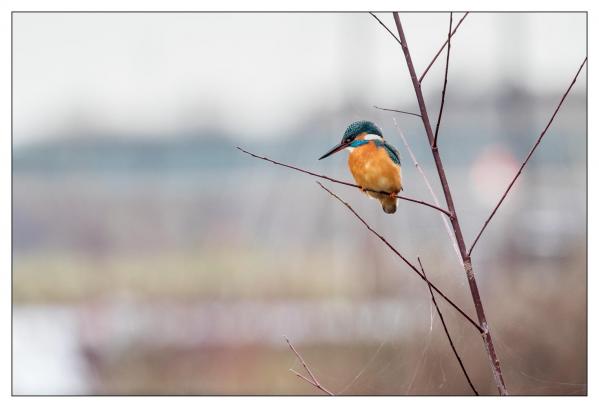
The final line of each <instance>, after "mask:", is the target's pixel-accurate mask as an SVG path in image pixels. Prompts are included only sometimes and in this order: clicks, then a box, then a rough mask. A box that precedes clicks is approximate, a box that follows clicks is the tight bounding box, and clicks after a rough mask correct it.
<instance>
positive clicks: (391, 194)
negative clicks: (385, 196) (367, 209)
mask: <svg viewBox="0 0 599 408" xmlns="http://www.w3.org/2000/svg"><path fill="white" fill-rule="evenodd" d="M389 197H391V198H393V199H394V200H397V197H398V195H397V193H396V192H393V193H389Z"/></svg>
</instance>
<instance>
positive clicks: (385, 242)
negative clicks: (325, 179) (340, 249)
mask: <svg viewBox="0 0 599 408" xmlns="http://www.w3.org/2000/svg"><path fill="white" fill-rule="evenodd" d="M316 183H318V185H319V186H320V187H322V188H323V189H324V190H325V191H326V192H327V193H329V194H330V195H331V196H333V197H334V198H336V199H337V200H338V201H339V202H340V203H341V204H343V205H345V206H346V207H347V208H348V209H349V210H350V211H351V212H352V213H353V214H354V215H355V216H356V218H357V219H358V220H360V222H361V223H362V224H364V226H365V227H366V228H367V229H368V230H369V231H370V232H372V233H373V234H374V235H376V236H377V238H378V239H380V240H381V241H383V243H384V244H385V245H387V247H388V248H389V249H390V250H391V251H393V252H394V253H395V255H397V256H399V257H400V258H401V260H402V261H404V263H405V264H406V265H408V266H409V267H410V269H412V270H413V271H414V272H416V273H417V274H418V276H420V279H422V280H423V281H425V282H427V280H426V278H425V277H424V275H423V274H422V273H421V272H420V271H419V270H418V268H416V267H415V266H414V265H413V264H412V263H411V262H410V261H408V260H407V259H406V258H405V257H404V256H403V255H402V254H401V253H400V252H399V251H398V250H397V249H396V248H395V247H394V246H393V245H391V244H390V243H389V241H387V239H386V238H385V237H383V236H382V235H381V234H379V233H378V232H377V231H376V230H374V229H373V228H372V227H371V226H370V225H369V224H368V223H367V222H366V221H365V220H364V218H362V217H361V216H360V215H359V214H358V213H357V212H356V210H354V209H353V207H352V206H351V205H349V203H347V202H346V201H344V200H343V199H341V198H340V197H339V196H338V195H336V194H335V193H333V192H332V191H331V190H329V189H328V188H326V187H325V186H323V185H322V183H320V182H319V181H317V182H316ZM428 283H429V284H430V285H431V287H432V288H433V290H434V291H435V292H437V293H438V294H439V295H441V297H442V298H443V299H445V300H446V301H447V303H449V304H450V305H451V306H453V308H454V309H455V310H457V311H458V312H459V313H460V314H461V315H462V316H464V317H465V318H466V320H468V321H469V322H470V323H471V324H472V325H473V326H474V327H476V329H477V330H478V331H479V333H481V334H482V333H484V330H483V328H482V327H481V326H480V325H478V324H477V323H476V322H475V321H474V320H472V318H471V317H470V316H468V315H467V314H466V312H464V311H463V310H462V309H461V308H460V307H459V306H458V305H456V304H455V303H454V302H453V301H452V300H451V299H449V298H448V297H447V296H446V295H445V294H444V293H443V292H441V290H440V289H438V288H437V287H436V286H435V285H433V284H432V283H431V282H428Z"/></svg>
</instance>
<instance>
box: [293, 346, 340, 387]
mask: <svg viewBox="0 0 599 408" xmlns="http://www.w3.org/2000/svg"><path fill="white" fill-rule="evenodd" d="M283 337H284V338H285V341H286V342H287V344H289V348H290V349H291V351H293V354H295V356H296V357H297V358H298V360H299V361H300V363H302V366H303V367H304V369H305V370H306V372H307V373H308V375H309V376H310V378H311V380H310V379H308V378H306V377H305V376H303V375H302V374H300V373H298V372H297V371H295V370H293V369H289V371H291V372H292V373H294V374H295V375H297V376H298V377H299V378H301V379H303V380H304V381H306V382H308V383H310V384H312V385H313V386H314V387H316V388H318V389H319V390H321V391H322V392H324V393H325V394H328V395H335V394H333V393H332V392H331V391H329V390H327V389H326V388H325V387H324V386H323V385H322V384H320V382H319V381H318V379H317V378H316V376H315V375H314V374H313V373H312V370H310V367H308V364H306V361H305V360H304V359H303V357H302V356H301V354H300V353H299V352H298V351H297V350H296V349H295V347H293V344H291V342H290V341H289V339H288V338H287V336H283Z"/></svg>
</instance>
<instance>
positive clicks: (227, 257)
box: [12, 13, 587, 395]
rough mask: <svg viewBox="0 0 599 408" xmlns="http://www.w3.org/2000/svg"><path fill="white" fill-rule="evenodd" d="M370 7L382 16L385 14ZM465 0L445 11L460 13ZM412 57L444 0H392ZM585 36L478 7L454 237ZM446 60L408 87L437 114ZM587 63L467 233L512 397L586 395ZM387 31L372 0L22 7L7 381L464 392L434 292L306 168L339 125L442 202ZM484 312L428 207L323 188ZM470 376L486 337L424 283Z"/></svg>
mask: <svg viewBox="0 0 599 408" xmlns="http://www.w3.org/2000/svg"><path fill="white" fill-rule="evenodd" d="M379 16H380V18H381V19H382V20H383V21H385V22H386V23H387V24H388V25H389V26H390V27H393V20H392V17H391V15H390V14H387V13H381V14H379ZM461 16H462V13H455V15H454V24H455V23H456V22H457V21H458V19H459V18H461ZM402 19H403V22H404V24H405V30H406V35H407V39H408V41H409V45H410V47H411V51H412V56H413V59H414V61H415V65H416V69H417V70H418V71H419V72H421V71H422V70H423V69H424V67H425V66H426V65H427V64H428V62H429V61H430V60H431V58H432V57H433V55H434V54H435V52H436V51H437V50H438V48H439V47H440V45H441V44H442V42H443V41H444V38H445V36H446V33H447V26H448V14H447V13H422V14H419V13H408V14H404V15H402ZM585 55H586V14H584V13H569V14H564V13H537V14H530V13H529V14H526V13H496V14H490V13H471V14H470V15H469V16H468V17H467V18H466V20H464V22H463V24H462V26H461V27H460V29H459V30H458V33H457V34H456V35H455V36H454V38H453V40H452V48H451V65H450V71H449V85H448V91H447V92H448V94H447V100H446V108H445V112H444V116H443V123H442V126H441V133H440V136H439V140H440V142H439V143H440V149H441V152H442V157H443V160H444V161H445V165H446V170H447V173H448V177H449V181H450V183H451V186H452V189H453V192H454V199H455V201H456V205H457V210H458V213H459V216H460V219H461V222H462V225H463V229H464V234H465V237H466V241H467V243H471V242H472V239H473V238H474V236H475V234H476V232H477V231H478V229H479V228H480V226H481V224H482V222H483V221H484V219H485V217H486V216H487V215H488V213H489V211H490V210H491V208H492V207H493V206H494V205H495V203H496V202H497V200H498V199H499V197H500V195H501V193H502V192H503V190H504V189H505V188H506V186H507V184H508V182H509V181H510V179H511V177H513V175H514V174H515V172H516V170H517V168H518V166H519V163H520V162H521V161H522V159H523V158H524V157H525V155H526V153H527V152H528V150H529V148H530V147H531V145H532V144H533V142H534V141H535V139H536V137H537V136H538V134H539V133H540V131H541V130H542V129H543V127H544V125H545V123H546V122H547V120H548V119H549V116H550V114H551V113H552V111H553V109H554V107H555V106H556V104H557V103H558V101H559V99H560V97H561V94H562V93H563V91H564V90H565V89H566V87H567V86H568V84H569V83H570V81H571V79H572V77H573V75H574V74H575V72H576V70H577V69H578V67H579V65H580V63H581V62H582V60H583V58H584V56H585ZM443 70H444V55H443V56H442V58H440V59H439V61H438V62H437V63H436V64H435V66H434V67H433V68H432V69H431V71H430V73H429V74H428V75H427V77H426V79H425V80H424V82H423V90H424V92H425V97H426V99H427V103H428V107H429V112H430V113H431V115H432V117H433V120H435V118H436V115H437V112H438V106H439V100H440V93H441V86H442V78H443ZM586 96H587V94H586V69H585V70H583V72H582V74H581V76H580V78H579V82H577V83H576V85H575V86H574V88H573V90H572V92H571V94H570V96H569V97H568V99H567V100H566V103H565V104H564V106H563V107H562V109H561V111H560V112H559V114H558V116H557V118H556V120H555V122H554V124H553V126H552V128H551V130H550V131H549V133H548V134H547V135H546V138H545V139H544V141H543V143H542V145H541V146H540V148H539V149H538V151H537V153H536V154H535V156H534V157H533V159H532V160H531V162H530V164H529V166H528V167H527V169H526V170H525V172H524V174H523V176H522V177H521V178H520V179H519V181H518V183H517V184H516V186H515V188H514V189H513V191H512V192H511V193H510V196H509V197H508V199H507V200H506V202H505V203H504V205H503V206H502V207H501V209H500V210H499V212H498V214H497V216H496V217H495V218H494V220H493V222H492V223H491V224H490V226H489V228H488V229H487V232H486V233H485V235H484V236H483V238H482V240H481V241H480V243H479V244H478V245H477V247H476V249H475V251H474V254H473V260H474V267H475V271H476V272H477V276H478V279H479V285H480V290H481V293H482V296H483V300H484V304H485V306H486V311H487V316H488V318H489V321H490V323H491V325H492V330H493V333H494V338H495V342H496V348H497V352H498V355H499V358H500V359H501V361H502V364H503V369H504V373H505V378H506V382H507V385H508V387H509V389H510V391H511V393H513V394H586V392H587V386H586V383H587V341H586V338H587V337H586V335H587V329H586V319H587V310H586V255H587V248H586V210H587V207H586V183H587V177H586V121H587V116H586ZM373 105H378V106H384V107H389V108H395V109H404V110H409V111H417V106H416V103H415V97H414V92H413V89H412V86H411V82H410V78H409V75H408V73H407V70H406V68H405V61H404V60H403V55H402V53H401V50H400V49H399V47H398V45H397V43H396V42H395V41H394V40H393V39H392V38H391V37H390V36H389V34H388V33H387V32H385V31H384V29H382V27H381V26H380V25H379V24H378V23H377V22H376V21H375V20H374V19H373V18H372V17H371V16H370V15H368V14H366V13H342V14H335V13H322V14H309V13H294V14H293V13H289V14H277V13H268V14H259V13H246V14H235V13H229V14H218V13H169V14H164V13H123V14H116V13H89V14H82V13H69V14H66V13H52V14H43V13H15V14H13V119H14V121H13V226H12V228H13V333H12V334H13V392H14V393H15V394H318V391H317V390H315V389H313V388H312V387H311V386H310V385H308V384H306V383H304V382H302V381H301V380H300V379H298V378H296V377H295V376H294V375H293V374H292V373H291V372H289V369H295V370H300V371H301V366H300V364H299V363H298V362H297V361H296V358H295V356H294V355H293V354H292V353H291V352H290V351H289V349H288V348H287V346H286V343H285V341H284V339H283V336H284V335H286V336H288V337H289V339H290V340H291V341H292V343H293V344H294V345H295V346H296V347H297V348H298V350H299V351H300V352H301V353H302V355H303V356H304V358H305V359H306V360H307V361H308V363H309V364H310V366H311V368H312V369H313V371H314V372H315V374H316V375H317V376H318V377H319V379H320V381H321V382H322V383H323V384H324V385H326V386H327V387H328V388H329V389H331V390H332V391H333V392H335V393H339V394H418V395H436V394H469V388H468V386H467V384H466V382H465V381H464V378H463V377H462V375H461V373H460V371H459V367H458V365H457V363H456V361H455V359H454V356H453V355H452V353H451V350H450V348H449V345H448V343H447V340H446V338H445V337H444V335H443V332H442V329H441V326H440V322H439V319H438V317H436V316H435V313H433V309H432V307H431V302H430V300H429V295H428V291H427V288H426V286H425V285H424V284H423V282H422V281H421V280H420V279H418V278H417V277H416V276H415V275H414V274H413V272H411V271H410V270H408V269H407V268H406V267H405V266H404V264H402V263H401V261H400V260H399V259H398V258H396V257H395V256H394V255H393V254H392V253H391V252H390V251H389V250H388V249H387V248H385V247H384V246H383V245H382V244H381V243H380V242H379V241H377V240H376V239H375V238H373V236H372V235H370V234H369V233H368V231H367V230H366V229H365V228H364V227H363V226H362V225H361V224H360V223H359V222H358V221H357V220H356V219H355V218H354V217H353V216H352V215H351V214H350V213H349V212H348V211H347V210H346V209H345V208H344V207H343V206H341V205H340V204H339V203H338V202H335V201H334V200H332V199H331V198H330V197H329V196H328V195H327V194H326V193H324V192H323V191H322V190H320V189H319V188H318V186H317V185H316V184H315V182H314V180H313V179H312V178H310V177H309V176H306V175H302V174H299V173H295V172H292V171H290V170H287V169H284V168H280V167H275V166H273V165H271V164H268V163H265V162H263V161H259V160H256V159H253V158H250V157H249V156H246V155H244V154H242V153H241V152H239V151H238V150H236V149H235V146H237V145H240V146H243V147H245V148H246V149H249V150H251V151H253V152H256V153H258V154H265V155H268V156H270V157H272V158H274V159H277V160H281V161H285V162H288V163H292V164H295V165H298V166H303V167H306V168H309V169H312V170H314V171H316V172H320V173H326V174H328V175H331V176H333V177H338V178H342V179H346V180H350V176H349V173H348V170H347V168H346V158H345V157H344V156H345V155H346V154H345V153H342V154H338V155H336V156H333V157H331V158H330V159H327V160H323V161H317V160H316V159H317V158H318V157H319V156H320V155H321V154H322V153H324V152H325V151H326V150H327V149H328V148H329V147H330V146H332V145H333V144H335V143H336V142H337V141H338V140H339V139H340V137H341V134H342V132H343V131H344V129H345V127H346V126H347V125H348V124H349V123H350V122H352V121H354V120H359V119H369V120H373V121H375V122H377V123H378V124H379V125H380V126H381V127H382V129H383V132H384V134H385V136H386V139H387V140H388V141H389V142H391V143H392V144H393V145H395V146H397V147H398V148H399V150H400V151H401V153H402V163H403V174H404V178H405V193H406V194H407V195H409V196H411V197H416V198H420V199H424V200H426V201H431V200H432V199H431V197H430V195H429V192H428V191H427V190H426V188H425V187H424V184H423V182H422V179H421V178H420V176H419V174H418V173H417V171H416V170H415V168H414V166H413V165H412V163H411V160H410V158H409V156H408V154H407V153H406V148H405V146H404V145H403V143H402V141H401V139H400V137H399V129H401V131H402V132H403V133H404V134H405V136H406V139H407V141H408V142H409V143H410V145H411V147H412V149H413V151H414V153H415V155H416V156H417V158H418V160H419V162H420V164H421V165H422V166H423V167H424V169H425V171H426V172H427V173H428V176H429V178H430V179H431V180H432V182H433V184H434V188H435V190H436V192H437V194H438V195H439V197H442V194H441V191H440V188H439V185H438V182H437V176H436V174H435V172H434V166H433V163H432V160H431V155H430V151H429V149H428V147H427V142H426V138H425V134H424V131H423V128H422V124H421V122H420V120H419V119H418V118H416V117H411V116H405V115H398V114H393V113H389V112H383V111H380V110H376V109H374V108H373ZM330 187H331V188H332V189H334V191H335V192H337V193H338V194H339V195H341V196H342V197H343V198H344V199H346V200H348V201H350V202H351V203H352V205H353V206H354V208H356V210H357V211H359V212H360V214H362V215H363V216H364V217H365V218H366V219H367V220H368V221H369V222H370V223H371V224H372V225H373V226H374V227H375V228H376V229H377V230H379V231H380V232H381V233H383V235H385V236H386V237H387V238H388V239H389V240H390V241H391V242H392V243H393V244H394V245H396V246H397V247H398V248H399V249H400V250H401V251H402V253H403V254H405V255H406V256H407V257H408V258H409V259H411V260H413V261H415V260H416V257H417V256H420V257H421V258H422V260H423V263H424V266H425V268H426V270H427V274H428V276H429V278H430V279H431V280H433V281H435V282H437V283H438V285H440V286H441V287H443V288H444V290H445V291H446V292H447V293H448V294H449V295H450V296H451V297H452V298H453V299H455V300H456V302H457V303H459V304H460V305H463V307H464V308H465V309H466V310H467V311H468V312H469V313H470V314H471V315H472V316H474V310H473V307H472V301H471V298H470V295H469V290H468V286H467V283H466V279H465V275H464V272H463V270H462V268H461V266H460V263H459V262H458V259H457V257H456V254H455V253H454V252H453V248H452V245H451V242H450V240H449V237H448V235H447V233H446V231H445V229H444V226H443V223H442V221H441V219H440V217H439V216H438V214H437V213H436V212H435V211H432V210H430V209H428V208H426V207H421V206H417V205H414V204H411V203H409V202H405V201H401V202H400V204H399V210H398V212H397V213H396V214H395V215H392V216H390V215H386V214H384V213H383V212H382V211H381V209H380V206H379V205H378V203H377V202H375V201H373V200H368V199H366V198H365V197H364V196H363V195H361V193H360V192H359V191H356V190H355V189H352V188H346V187H343V186H339V185H331V186H330ZM440 304H441V307H442V308H443V310H444V312H445V315H446V319H447V321H448V324H449V326H450V330H451V331H452V333H453V336H454V339H455V341H456V345H457V347H458V350H459V351H460V353H461V354H462V357H463V359H464V362H465V365H466V367H467V368H468V370H469V371H470V373H471V376H472V377H473V380H474V383H475V384H476V386H477V387H478V389H479V391H481V392H482V393H490V394H493V393H495V392H496V390H495V388H494V385H493V382H492V378H491V373H490V370H489V368H488V362H487V358H486V354H485V352H484V349H483V344H482V342H481V341H480V339H479V336H478V335H477V333H476V332H475V331H474V330H473V329H472V327H471V326H469V325H468V324H467V323H464V321H463V320H462V319H460V317H459V316H457V315H456V314H455V312H454V311H453V310H452V309H451V308H448V307H447V305H446V304H445V303H443V302H440Z"/></svg>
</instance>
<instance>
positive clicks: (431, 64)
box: [418, 11, 470, 83]
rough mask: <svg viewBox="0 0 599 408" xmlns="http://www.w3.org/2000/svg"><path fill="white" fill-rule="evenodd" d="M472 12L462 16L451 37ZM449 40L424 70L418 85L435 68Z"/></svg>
mask: <svg viewBox="0 0 599 408" xmlns="http://www.w3.org/2000/svg"><path fill="white" fill-rule="evenodd" d="M469 13H470V12H469V11H467V12H466V13H464V15H463V16H462V18H461V19H460V21H458V24H457V25H456V26H455V28H454V29H453V32H452V33H451V36H450V37H453V36H454V34H455V33H456V31H458V28H459V27H460V25H461V24H462V21H464V19H465V18H466V16H467V15H468V14H469ZM448 41H449V39H447V40H445V42H444V43H443V45H442V46H441V48H439V51H437V53H436V54H435V56H434V57H433V60H432V61H431V62H430V63H429V64H428V66H427V67H426V69H425V70H424V72H423V73H422V75H420V78H419V79H418V83H422V80H423V79H424V77H425V76H426V74H427V73H428V70H429V69H431V67H432V66H433V64H434V63H435V61H436V60H437V58H439V55H441V52H443V49H444V48H445V46H446V45H447V43H448Z"/></svg>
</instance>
